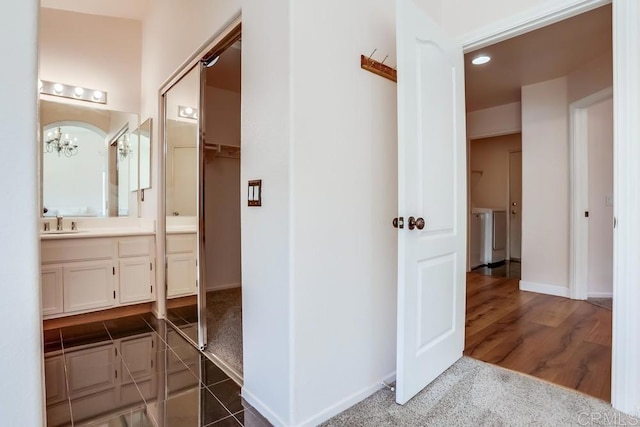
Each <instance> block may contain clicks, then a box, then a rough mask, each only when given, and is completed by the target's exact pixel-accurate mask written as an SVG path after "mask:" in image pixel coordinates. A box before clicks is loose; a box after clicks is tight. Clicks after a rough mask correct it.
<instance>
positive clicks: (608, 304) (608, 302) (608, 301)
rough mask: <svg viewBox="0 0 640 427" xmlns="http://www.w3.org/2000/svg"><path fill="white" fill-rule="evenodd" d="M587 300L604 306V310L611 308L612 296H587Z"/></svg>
mask: <svg viewBox="0 0 640 427" xmlns="http://www.w3.org/2000/svg"><path fill="white" fill-rule="evenodd" d="M587 302H589V303H591V304H593V305H596V306H598V307H601V308H604V309H605V310H609V311H612V310H613V298H589V299H587Z"/></svg>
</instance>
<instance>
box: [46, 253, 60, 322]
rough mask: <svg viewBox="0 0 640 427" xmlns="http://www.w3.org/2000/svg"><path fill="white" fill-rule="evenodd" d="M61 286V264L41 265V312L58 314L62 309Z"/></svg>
mask: <svg viewBox="0 0 640 427" xmlns="http://www.w3.org/2000/svg"><path fill="white" fill-rule="evenodd" d="M63 296H64V290H63V288H62V265H60V264H51V265H43V266H42V314H43V315H44V316H48V315H52V314H59V313H62V312H63V311H64V305H63V304H64V302H63V301H64V299H63Z"/></svg>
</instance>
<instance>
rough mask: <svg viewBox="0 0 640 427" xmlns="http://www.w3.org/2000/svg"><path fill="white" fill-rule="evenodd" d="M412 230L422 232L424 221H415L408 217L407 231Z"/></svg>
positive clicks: (420, 219) (419, 219)
mask: <svg viewBox="0 0 640 427" xmlns="http://www.w3.org/2000/svg"><path fill="white" fill-rule="evenodd" d="M414 228H417V229H418V230H422V229H423V228H424V219H422V218H418V219H415V218H414V217H412V216H410V217H409V230H413V229H414Z"/></svg>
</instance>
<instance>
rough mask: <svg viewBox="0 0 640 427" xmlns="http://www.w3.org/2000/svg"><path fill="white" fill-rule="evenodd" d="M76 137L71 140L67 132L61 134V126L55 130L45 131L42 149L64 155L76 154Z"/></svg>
mask: <svg viewBox="0 0 640 427" xmlns="http://www.w3.org/2000/svg"><path fill="white" fill-rule="evenodd" d="M76 142H78V138H74V139H73V141H72V140H71V137H70V136H69V134H68V133H65V134H64V135H63V134H62V128H60V127H58V128H57V129H56V130H55V131H49V132H48V133H47V140H46V141H45V142H44V151H45V152H46V153H53V152H56V153H58V156H60V154H64V155H65V156H66V157H71V156H75V155H76V154H78V145H77V144H76Z"/></svg>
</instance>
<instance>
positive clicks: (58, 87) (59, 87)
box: [53, 83, 64, 93]
mask: <svg viewBox="0 0 640 427" xmlns="http://www.w3.org/2000/svg"><path fill="white" fill-rule="evenodd" d="M62 89H64V86H62V85H61V84H60V83H56V84H54V85H53V90H54V92H55V93H62Z"/></svg>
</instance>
